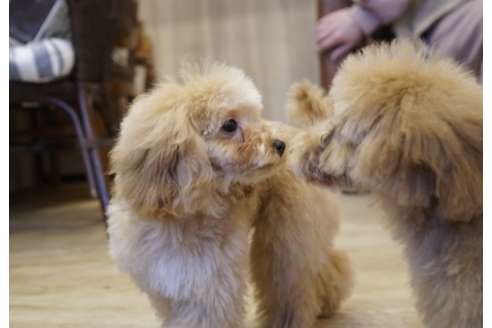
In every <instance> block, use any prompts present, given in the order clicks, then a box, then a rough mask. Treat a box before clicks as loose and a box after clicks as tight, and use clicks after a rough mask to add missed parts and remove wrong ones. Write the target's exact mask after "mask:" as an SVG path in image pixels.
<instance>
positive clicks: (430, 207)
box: [290, 41, 483, 328]
mask: <svg viewBox="0 0 492 328" xmlns="http://www.w3.org/2000/svg"><path fill="white" fill-rule="evenodd" d="M298 95H301V96H300V97H299V96H298ZM309 99H311V100H309ZM291 100H292V102H291V104H290V107H291V111H293V112H294V113H295V115H294V116H295V117H306V119H305V120H304V121H303V120H301V123H304V124H305V121H307V122H308V124H305V126H306V129H305V132H303V133H301V134H299V135H298V136H296V137H295V138H296V139H295V140H294V141H293V150H292V153H291V156H290V161H291V164H292V167H293V168H294V170H295V172H296V173H297V174H298V175H299V176H302V177H305V178H307V179H308V180H310V181H316V182H317V183H319V184H322V185H328V186H334V187H341V188H346V187H353V186H356V185H359V186H362V187H364V188H369V189H371V190H372V191H373V192H374V193H376V194H377V195H378V196H379V199H380V201H381V204H382V206H383V208H384V209H385V210H386V213H387V216H388V219H387V222H388V226H389V227H390V228H391V230H392V232H393V236H394V238H395V239H396V240H397V241H399V242H401V243H402V244H403V245H404V249H405V253H406V257H407V259H408V262H409V266H410V271H411V285H412V287H413V289H414V291H415V294H416V296H417V305H416V306H417V310H418V311H419V313H420V314H421V315H422V317H423V322H424V324H425V326H426V327H429V328H431V327H432V328H440V327H442V328H445V327H456V328H478V327H482V325H483V315H482V308H483V291H482V288H483V271H482V267H483V260H482V256H483V235H482V234H483V228H482V227H483V225H482V222H483V198H482V196H483V195H482V183H483V182H482V181H483V180H482V179H483V164H482V160H483V151H482V147H483V130H482V129H483V114H482V111H483V89H482V86H481V85H479V84H478V83H477V82H476V81H475V78H474V77H473V76H472V75H471V74H470V73H469V72H467V71H465V70H464V69H463V68H462V67H460V66H459V65H458V64H456V63H455V62H453V61H452V60H451V59H447V58H445V57H443V56H441V55H439V54H437V53H433V52H432V51H431V50H429V49H427V48H425V46H424V45H422V44H420V43H417V42H413V41H395V42H393V43H391V44H381V45H373V46H370V47H367V48H364V49H363V50H362V52H361V53H359V54H354V55H351V56H350V57H349V58H347V60H346V61H345V62H344V63H343V65H342V67H341V68H340V70H339V72H338V74H337V75H336V76H335V79H334V81H333V85H332V88H331V89H330V92H329V94H328V95H326V94H320V93H319V90H318V89H317V88H313V89H310V86H309V85H306V84H300V85H296V86H294V90H293V92H292V98H291ZM320 104H323V105H324V110H320ZM320 112H321V113H322V114H321V115H320V117H321V119H318V120H313V116H317V115H318V114H316V113H320ZM330 113H333V115H330ZM326 117H328V118H326Z"/></svg>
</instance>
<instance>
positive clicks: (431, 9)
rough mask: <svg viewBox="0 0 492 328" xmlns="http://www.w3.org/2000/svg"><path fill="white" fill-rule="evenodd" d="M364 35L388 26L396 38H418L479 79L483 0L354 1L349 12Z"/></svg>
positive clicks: (481, 57)
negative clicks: (466, 68)
mask: <svg viewBox="0 0 492 328" xmlns="http://www.w3.org/2000/svg"><path fill="white" fill-rule="evenodd" d="M348 10H349V13H350V15H351V16H352V17H353V18H354V20H355V22H356V23H357V25H358V26H359V27H360V28H361V30H362V31H363V32H364V34H366V35H367V36H369V35H371V34H372V33H373V32H374V31H375V30H377V29H378V28H379V27H381V26H383V25H391V27H392V29H393V32H394V33H395V35H396V36H397V37H412V38H415V37H419V38H423V39H424V40H425V41H426V43H427V44H429V45H430V46H432V47H433V48H434V49H436V50H437V51H440V52H442V53H443V54H445V55H447V56H449V57H452V58H454V59H455V60H456V61H458V62H460V63H462V64H464V65H466V66H467V67H468V68H469V69H471V70H472V71H473V72H474V73H475V74H476V75H477V76H479V77H480V79H481V78H482V76H481V75H482V61H483V55H482V49H483V27H482V21H483V0H354V4H353V5H352V6H351V7H350V8H349V9H348Z"/></svg>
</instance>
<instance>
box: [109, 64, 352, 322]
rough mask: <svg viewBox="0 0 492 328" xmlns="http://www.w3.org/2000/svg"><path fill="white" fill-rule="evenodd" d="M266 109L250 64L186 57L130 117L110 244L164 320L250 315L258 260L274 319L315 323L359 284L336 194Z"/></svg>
mask: <svg viewBox="0 0 492 328" xmlns="http://www.w3.org/2000/svg"><path fill="white" fill-rule="evenodd" d="M261 109H262V103H261V96H260V94H259V93H258V91H257V90H256V88H255V87H254V85H253V83H252V82H251V80H250V79H249V78H247V77H245V75H244V73H243V72H242V71H241V70H239V69H236V68H232V67H227V66H224V65H219V64H211V65H205V64H204V65H196V64H187V65H184V67H183V68H182V70H181V72H180V76H179V79H176V80H168V81H166V82H163V83H161V84H159V85H158V86H157V87H156V88H155V89H154V90H153V91H151V92H149V93H147V94H145V95H143V96H140V97H138V98H137V99H136V100H135V102H134V103H133V105H132V106H131V108H130V109H129V113H128V114H127V116H126V117H125V119H124V120H123V123H122V126H121V134H120V136H119V140H118V142H117V144H116V146H115V147H114V149H113V150H112V152H111V167H112V172H113V173H115V174H116V177H115V185H114V189H113V195H112V196H113V198H112V201H111V205H110V207H109V210H108V214H109V228H108V232H109V242H110V254H111V256H112V257H113V258H114V260H115V261H116V262H117V264H118V267H119V269H120V270H121V271H122V272H124V273H128V274H130V275H131V277H132V278H133V281H134V282H135V284H136V285H137V286H138V287H139V288H140V289H141V290H142V291H144V292H145V293H147V294H148V297H149V299H150V301H151V303H152V305H153V306H154V308H155V310H156V312H157V314H158V316H159V317H160V318H162V320H163V327H173V328H178V327H179V328H195V327H201V328H222V327H226V328H229V327H231V328H232V327H243V317H244V314H245V307H244V296H245V291H246V283H247V281H248V279H249V272H251V276H252V282H253V284H254V287H255V288H256V297H257V301H258V303H259V304H258V309H259V313H258V317H259V324H260V326H261V327H264V328H281V327H282V328H307V327H311V326H312V325H313V323H314V322H315V320H316V318H317V316H319V315H324V314H329V313H332V312H333V311H335V310H336V309H337V308H338V306H339V304H340V301H341V300H343V299H344V298H346V297H347V296H348V294H349V289H350V287H351V285H352V273H351V269H350V266H349V261H348V258H347V256H346V255H345V253H343V252H340V251H337V250H334V249H333V238H334V236H335V234H336V232H337V229H338V215H339V214H338V209H337V204H336V201H335V199H334V195H333V194H332V193H331V192H329V191H327V190H325V189H324V188H320V187H317V186H312V185H310V184H308V183H306V182H305V181H304V180H303V179H301V178H298V177H296V176H295V175H294V174H293V173H292V172H291V171H290V170H289V169H288V167H287V165H286V159H285V157H286V156H285V155H287V152H285V149H286V147H288V144H287V145H286V143H288V140H290V138H291V137H292V136H293V135H294V134H295V133H296V131H295V130H294V129H292V128H288V127H286V126H283V125H281V124H278V123H274V122H266V121H264V120H263V119H261V117H260V110H261ZM284 152H285V154H284ZM282 155H284V156H282ZM252 229H253V230H254V231H253V233H252V235H251V245H250V242H249V236H250V231H252Z"/></svg>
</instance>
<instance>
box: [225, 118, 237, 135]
mask: <svg viewBox="0 0 492 328" xmlns="http://www.w3.org/2000/svg"><path fill="white" fill-rule="evenodd" d="M222 129H224V131H225V132H234V131H236V129H237V123H236V121H234V120H229V122H227V123H226V124H224V125H222Z"/></svg>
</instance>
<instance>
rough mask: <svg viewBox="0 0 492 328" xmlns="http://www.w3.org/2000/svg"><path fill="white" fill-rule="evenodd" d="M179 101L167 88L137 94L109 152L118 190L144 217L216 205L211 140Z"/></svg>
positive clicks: (210, 207)
mask: <svg viewBox="0 0 492 328" xmlns="http://www.w3.org/2000/svg"><path fill="white" fill-rule="evenodd" d="M169 92H170V93H172V90H170V91H169ZM180 106H181V103H180V101H179V100H178V101H173V99H172V97H171V96H169V97H166V92H165V91H162V90H161V91H159V93H157V92H155V91H154V93H151V94H149V95H145V96H141V97H139V98H137V100H136V101H135V103H134V105H133V106H132V108H131V109H130V111H129V114H128V116H127V117H126V118H125V120H124V121H123V123H122V128H121V134H120V137H119V140H118V142H117V144H116V146H115V147H114V148H113V150H112V151H111V154H110V159H111V171H112V173H115V174H116V181H115V184H116V186H115V188H114V190H113V191H114V195H113V196H114V197H116V198H119V199H122V200H124V201H125V202H127V203H129V204H130V207H131V208H132V209H134V210H135V211H137V212H139V213H141V214H144V215H142V217H143V218H148V217H156V216H158V214H159V213H160V214H161V215H165V214H166V213H170V214H173V213H181V214H182V213H183V212H197V211H200V210H203V209H210V210H211V211H213V209H214V208H217V207H214V206H211V204H209V202H210V203H212V202H213V200H211V199H210V195H211V194H213V193H211V192H210V188H211V185H212V180H213V176H214V172H213V170H212V167H211V164H210V162H209V159H208V156H207V153H206V146H205V144H204V141H203V140H202V139H201V138H200V137H199V136H198V134H197V133H196V132H195V131H194V130H193V128H192V127H191V125H190V124H189V122H186V121H185V120H186V115H180V114H179V112H180V111H182V110H183V108H180ZM211 214H214V213H211Z"/></svg>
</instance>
